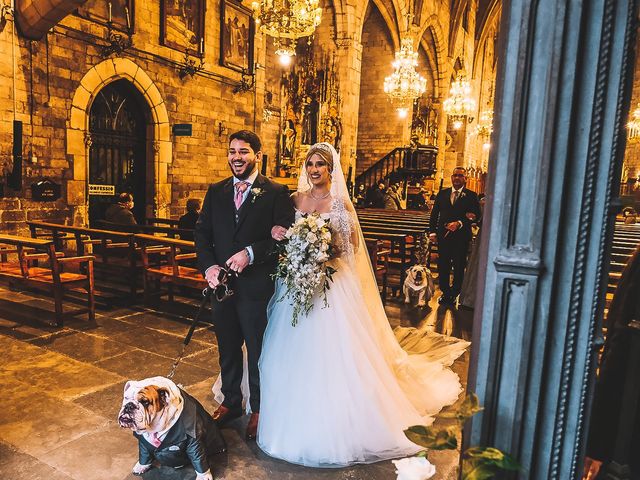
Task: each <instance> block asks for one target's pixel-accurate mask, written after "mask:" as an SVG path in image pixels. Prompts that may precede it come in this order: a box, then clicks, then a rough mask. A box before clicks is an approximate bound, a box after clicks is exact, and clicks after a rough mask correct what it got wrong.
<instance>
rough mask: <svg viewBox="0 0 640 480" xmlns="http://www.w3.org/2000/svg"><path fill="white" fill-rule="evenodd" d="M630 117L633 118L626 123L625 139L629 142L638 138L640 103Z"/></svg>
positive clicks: (639, 132)
mask: <svg viewBox="0 0 640 480" xmlns="http://www.w3.org/2000/svg"><path fill="white" fill-rule="evenodd" d="M631 116H632V117H633V118H632V119H631V120H629V123H627V138H628V139H629V140H635V139H637V138H638V137H640V103H639V104H638V108H636V109H635V110H634V111H633V113H632V114H631Z"/></svg>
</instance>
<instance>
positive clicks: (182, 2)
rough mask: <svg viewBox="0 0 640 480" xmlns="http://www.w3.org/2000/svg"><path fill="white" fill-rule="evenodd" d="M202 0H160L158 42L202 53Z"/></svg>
mask: <svg viewBox="0 0 640 480" xmlns="http://www.w3.org/2000/svg"><path fill="white" fill-rule="evenodd" d="M204 5H205V4H204V0H161V1H160V16H161V18H160V43H162V45H166V46H167V47H171V48H173V49H175V50H179V51H181V52H187V53H190V54H196V53H204V41H203V38H204Z"/></svg>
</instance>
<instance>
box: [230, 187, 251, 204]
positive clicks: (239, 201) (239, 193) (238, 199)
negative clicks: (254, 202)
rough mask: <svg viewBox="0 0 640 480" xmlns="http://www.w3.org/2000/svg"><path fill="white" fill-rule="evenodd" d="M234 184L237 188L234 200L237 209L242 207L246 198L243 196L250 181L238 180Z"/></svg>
mask: <svg viewBox="0 0 640 480" xmlns="http://www.w3.org/2000/svg"><path fill="white" fill-rule="evenodd" d="M234 186H235V189H236V195H235V198H234V199H233V200H234V203H235V205H236V210H238V209H240V206H241V205H242V201H243V200H244V198H243V196H244V192H246V191H247V188H249V182H238V183H236V184H235V185H234Z"/></svg>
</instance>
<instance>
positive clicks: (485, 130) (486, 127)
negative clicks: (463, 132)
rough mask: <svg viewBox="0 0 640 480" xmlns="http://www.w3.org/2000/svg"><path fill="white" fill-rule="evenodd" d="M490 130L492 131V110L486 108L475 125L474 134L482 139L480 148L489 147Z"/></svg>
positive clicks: (487, 148)
mask: <svg viewBox="0 0 640 480" xmlns="http://www.w3.org/2000/svg"><path fill="white" fill-rule="evenodd" d="M491 132H493V110H491V109H488V110H484V111H483V112H482V113H481V114H480V119H479V120H478V125H477V126H476V135H477V136H478V138H479V139H481V140H482V148H484V149H485V150H489V149H490V148H491Z"/></svg>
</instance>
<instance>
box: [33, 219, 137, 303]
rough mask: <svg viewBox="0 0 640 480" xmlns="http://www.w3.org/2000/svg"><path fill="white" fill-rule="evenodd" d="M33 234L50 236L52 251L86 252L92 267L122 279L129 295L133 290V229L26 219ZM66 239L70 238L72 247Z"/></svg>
mask: <svg viewBox="0 0 640 480" xmlns="http://www.w3.org/2000/svg"><path fill="white" fill-rule="evenodd" d="M27 225H28V226H29V229H30V231H31V236H32V237H33V238H51V239H52V240H53V242H54V245H55V247H56V251H62V250H63V248H66V249H67V250H74V252H75V254H76V255H78V256H82V255H85V254H87V253H89V254H92V255H93V256H94V258H95V261H94V263H95V266H96V269H99V270H100V271H101V272H103V273H104V274H107V275H111V274H113V275H118V276H120V277H121V278H124V279H126V283H127V284H128V287H129V293H130V295H131V296H132V298H134V297H135V295H136V292H137V285H138V277H139V276H141V273H142V260H141V258H140V254H139V249H137V248H136V244H135V238H134V234H133V233H127V232H117V231H112V230H99V229H95V228H85V227H74V226H71V225H60V224H57V223H48V222H41V221H29V222H27ZM69 240H74V242H75V245H74V247H73V248H72V247H71V245H69V243H70V242H69Z"/></svg>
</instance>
